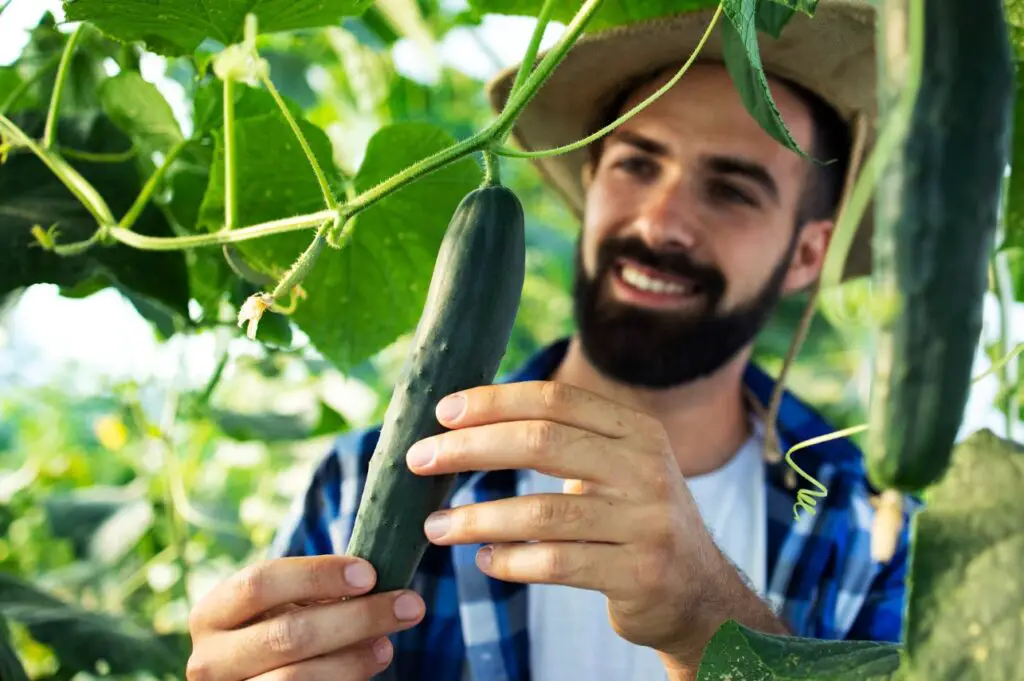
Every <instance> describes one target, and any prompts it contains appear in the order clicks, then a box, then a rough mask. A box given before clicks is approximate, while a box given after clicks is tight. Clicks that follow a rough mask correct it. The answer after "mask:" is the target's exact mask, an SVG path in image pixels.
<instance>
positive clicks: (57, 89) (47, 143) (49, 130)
mask: <svg viewBox="0 0 1024 681" xmlns="http://www.w3.org/2000/svg"><path fill="white" fill-rule="evenodd" d="M85 27H86V24H85V23H81V24H79V25H78V28H76V29H75V30H74V32H72V34H71V37H69V38H68V42H67V44H66V45H65V46H64V53H63V54H62V55H61V58H60V65H59V66H58V67H57V79H56V80H55V81H54V83H53V92H52V93H51V94H50V108H49V109H48V110H47V112H46V128H45V129H44V130H43V141H42V145H43V149H49V148H50V147H52V146H53V141H54V136H55V135H56V132H57V116H58V111H59V109H60V99H61V96H62V94H63V92H64V81H65V80H67V77H68V66H69V65H70V64H71V56H72V55H73V54H74V51H75V47H76V46H77V45H78V42H79V41H80V40H81V39H82V33H83V32H84V31H85Z"/></svg>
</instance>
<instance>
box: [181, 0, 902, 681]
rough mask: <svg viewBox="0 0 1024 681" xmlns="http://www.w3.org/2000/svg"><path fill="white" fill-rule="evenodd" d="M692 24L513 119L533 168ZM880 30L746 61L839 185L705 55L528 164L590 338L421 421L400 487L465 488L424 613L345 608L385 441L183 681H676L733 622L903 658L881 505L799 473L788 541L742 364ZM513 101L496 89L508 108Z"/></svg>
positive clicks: (449, 518) (666, 62) (619, 34)
mask: <svg viewBox="0 0 1024 681" xmlns="http://www.w3.org/2000/svg"><path fill="white" fill-rule="evenodd" d="M709 16H710V12H700V13H695V14H686V15H680V16H677V17H673V18H671V19H665V20H659V21H653V22H645V23H640V24H635V25H632V26H630V27H627V28H625V29H618V30H614V31H609V32H605V33H599V34H595V35H592V36H590V37H588V38H587V39H586V40H585V41H583V42H582V43H581V44H580V45H578V46H577V48H576V49H574V50H573V51H572V52H571V53H570V55H569V56H568V58H567V59H566V61H565V62H564V63H563V65H562V66H560V67H559V69H558V70H557V71H556V72H555V74H554V76H553V77H552V80H551V81H550V82H549V84H548V85H547V86H546V87H545V88H544V89H543V90H542V91H541V93H540V94H539V95H538V96H537V98H536V99H535V100H534V101H533V102H532V103H531V105H530V107H529V108H527V109H526V111H524V113H523V116H522V117H521V119H520V121H519V127H518V128H517V130H516V137H517V139H518V140H519V142H520V144H521V145H523V146H524V147H527V148H533V149H536V148H547V147H553V146H557V145H560V144H565V143H567V142H571V141H573V140H575V139H579V138H582V137H583V136H585V134H586V133H587V132H588V131H590V130H594V129H599V128H601V127H602V125H603V124H604V123H606V122H608V121H610V120H613V119H614V118H616V116H617V115H618V114H619V113H621V112H623V111H625V110H627V109H628V108H630V107H631V106H633V105H634V104H635V103H636V102H639V101H641V100H643V99H644V98H645V97H646V96H647V95H648V94H650V93H651V92H653V91H654V90H655V89H656V88H658V87H659V86H660V85H662V84H663V83H664V82H665V81H666V80H667V79H668V78H669V77H670V75H671V74H672V73H673V72H674V71H675V69H676V68H677V65H678V64H679V63H681V62H682V61H683V60H684V59H685V58H686V57H687V56H688V55H689V53H690V51H691V50H692V49H693V46H694V45H695V44H696V42H697V40H698V38H699V36H700V34H701V33H702V32H703V30H704V28H705V26H706V25H707V21H708V19H709ZM873 26H874V24H873V14H872V10H871V7H870V5H868V4H866V3H859V2H849V1H844V0H821V2H820V3H819V5H818V13H817V16H816V17H815V18H814V19H813V20H807V19H806V18H805V17H800V16H797V17H796V18H795V19H794V20H793V22H792V24H791V25H790V27H789V28H788V29H787V32H786V34H785V37H784V38H783V39H782V40H780V41H769V40H766V41H765V46H764V48H763V50H764V52H763V58H764V62H765V64H766V68H767V70H768V71H769V73H771V74H772V76H771V81H770V82H771V90H772V94H773V97H774V99H775V103H776V105H777V107H778V109H779V112H780V114H781V116H782V117H783V119H784V120H785V121H786V123H787V126H788V128H789V129H790V131H791V132H792V134H793V136H794V138H795V139H796V140H797V142H798V143H799V144H800V146H801V147H802V148H804V149H807V150H809V151H810V153H811V154H812V155H814V156H815V157H817V158H819V159H825V160H834V161H835V162H834V163H831V164H828V165H824V166H822V165H815V164H812V163H810V162H808V161H807V160H806V159H803V158H801V157H800V156H798V155H797V154H795V153H793V152H792V151H790V150H788V149H786V148H785V147H784V146H783V145H781V144H780V143H779V142H777V141H776V140H774V139H773V138H772V137H771V136H769V135H768V134H766V133H765V131H764V130H763V129H762V128H761V127H760V125H758V123H757V122H756V121H755V120H754V119H753V118H752V117H751V116H750V114H749V113H748V112H747V110H746V108H745V107H744V105H743V102H742V100H741V98H740V95H739V94H738V92H737V89H736V87H735V85H734V82H733V80H732V78H731V77H730V74H729V73H728V71H727V70H726V69H725V68H724V67H723V66H722V65H721V64H720V63H716V61H715V56H716V55H717V54H720V52H716V50H719V49H720V48H719V47H718V45H719V42H718V38H717V36H716V38H715V39H714V40H712V41H711V42H710V43H709V45H708V48H707V51H706V53H705V54H706V55H707V56H708V59H707V60H705V61H703V62H701V63H699V64H698V65H696V66H694V67H693V68H692V69H691V70H690V71H689V73H688V74H687V75H686V76H685V77H684V78H683V79H682V80H681V81H680V82H679V83H678V84H677V85H676V86H675V87H673V88H672V89H671V90H670V91H669V92H668V93H666V94H665V95H664V96H663V97H662V98H661V99H659V100H658V101H657V102H655V103H654V104H653V105H651V106H650V107H648V108H647V109H645V110H644V111H643V112H641V113H640V114H639V115H637V116H635V117H634V118H632V119H631V120H629V121H628V122H627V123H625V124H624V125H622V126H621V127H619V128H618V129H617V130H616V131H615V132H614V133H612V134H610V135H607V136H606V137H604V138H602V140H601V141H600V142H599V143H596V144H593V145H591V146H590V147H589V148H588V149H587V150H585V151H581V152H576V153H574V154H570V155H564V156H558V157H554V158H548V159H543V160H540V161H538V165H539V168H540V170H541V171H542V173H543V174H544V176H545V178H546V179H547V180H548V181H549V182H550V184H551V186H552V187H553V188H554V189H555V190H556V191H557V192H558V193H559V194H561V196H562V197H563V198H564V199H565V200H567V201H568V202H569V204H570V206H572V207H573V209H574V210H576V211H577V212H578V214H579V215H580V218H581V223H582V227H581V232H580V237H579V247H578V250H577V258H576V277H575V283H574V291H573V293H574V301H575V320H576V324H577V330H576V333H574V334H573V336H572V337H571V338H568V339H563V340H560V341H558V342H555V343H553V344H552V345H551V346H549V347H548V348H546V349H544V351H542V352H541V353H539V354H538V355H537V356H536V357H534V358H533V359H532V360H531V361H530V362H528V363H527V365H526V366H524V367H522V368H521V369H520V370H519V371H518V372H516V373H515V374H514V375H512V376H510V377H508V380H507V381H506V382H503V383H502V384H499V385H496V386H485V387H481V388H477V389H474V390H468V391H465V392H463V393H461V394H457V395H453V396H448V397H446V398H445V399H444V400H442V401H441V402H440V403H439V404H438V405H437V416H438V419H439V420H440V421H441V423H442V424H444V425H445V426H447V427H448V429H449V430H448V431H447V432H446V433H444V434H442V435H440V436H438V437H434V438H429V439H427V440H424V441H422V442H420V443H418V444H417V445H416V446H415V447H413V448H412V449H411V450H410V451H409V453H408V458H407V463H408V466H409V467H410V469H411V470H412V471H413V472H415V473H416V474H418V475H436V474H439V473H458V474H460V475H459V478H458V481H457V483H456V487H455V490H454V492H453V495H452V498H451V500H450V504H449V508H447V509H445V510H443V511H442V512H439V513H437V514H435V515H434V516H432V517H431V518H430V519H429V520H428V522H427V523H426V525H425V527H424V532H425V533H426V535H427V536H428V537H429V538H430V540H431V542H432V545H431V546H430V547H429V549H428V550H427V553H426V555H425V557H424V560H423V563H422V564H421V566H420V568H419V570H418V572H417V574H416V576H415V578H414V581H413V584H412V588H411V589H410V590H408V591H406V592H402V593H401V594H399V593H389V594H377V595H373V596H365V597H362V596H361V594H364V593H365V591H366V590H367V589H368V588H369V587H370V585H371V584H372V581H373V574H372V571H370V570H368V566H367V565H365V564H364V563H362V562H360V561H355V560H352V559H349V558H346V557H344V556H343V555H339V554H343V553H344V551H345V548H346V544H347V541H348V537H349V536H350V533H351V529H352V522H353V520H354V518H355V514H356V510H357V508H358V504H359V501H360V498H361V495H362V492H363V488H364V484H365V477H366V472H367V466H368V463H369V459H370V456H371V455H372V453H373V450H374V446H375V444H376V441H377V437H378V435H379V430H378V429H377V428H371V429H368V430H366V431H360V432H357V433H352V434H349V435H346V436H345V437H343V438H341V439H340V440H339V441H338V443H337V445H336V447H335V449H334V450H333V451H331V452H330V453H329V454H328V455H327V456H326V457H325V458H324V459H323V461H322V463H321V464H320V466H319V467H318V468H317V470H316V472H315V475H314V477H313V479H312V481H311V483H310V485H309V488H308V490H307V492H306V493H305V495H303V497H302V498H301V499H299V500H298V502H297V504H296V507H295V512H294V514H293V515H292V517H291V518H290V519H289V521H288V523H287V524H286V526H285V527H283V528H282V531H281V532H280V534H279V535H278V537H277V539H276V541H275V543H274V546H273V549H272V552H271V553H272V559H270V560H268V561H266V562H264V563H261V564H260V565H257V566H253V567H251V568H247V569H246V570H245V571H243V572H242V573H240V574H238V575H235V576H234V577H232V578H231V579H230V580H228V581H226V582H225V583H224V584H222V585H220V586H219V587H217V588H215V589H214V590H213V591H211V593H210V594H209V595H208V596H207V597H206V598H205V599H204V600H203V602H201V603H200V604H199V605H198V606H197V608H196V611H195V613H194V615H193V623H192V631H193V641H194V645H195V648H194V654H193V658H192V660H191V662H190V668H189V678H190V679H191V681H200V680H201V681H227V680H231V681H235V680H239V679H249V678H259V679H261V680H262V681H271V680H273V679H279V678H289V679H310V680H313V679H328V678H330V679H332V680H347V679H367V678H370V677H371V676H374V675H375V674H379V676H374V678H393V679H400V680H402V681H416V680H424V681H434V680H439V681H440V680H443V681H460V680H463V679H472V680H474V681H508V680H512V681H526V679H532V680H533V681H574V680H576V679H579V680H580V681H641V680H643V681H652V680H654V679H670V680H671V681H681V680H684V679H693V678H695V676H696V673H697V669H698V666H699V660H700V657H701V654H702V652H703V650H704V648H705V646H706V645H707V642H708V640H709V639H710V638H711V636H712V635H713V634H714V632H715V630H716V629H717V628H718V627H719V626H720V625H721V624H722V623H723V622H725V621H727V620H730V619H732V620H737V621H739V622H741V623H743V624H744V625H746V626H748V627H751V628H754V629H758V630H760V631H764V632H769V633H774V634H794V635H800V636H810V637H817V638H823V639H869V640H879V641H880V640H886V641H896V640H898V639H899V636H900V632H901V626H902V615H903V606H904V596H905V587H904V578H905V574H906V561H907V534H906V531H904V533H903V534H902V535H901V537H900V541H899V544H898V547H897V550H896V553H895V555H894V557H893V558H892V560H891V561H889V562H888V563H886V564H879V563H876V562H873V561H872V559H871V557H870V554H869V545H870V542H869V540H868V537H869V532H870V523H871V518H872V515H873V511H872V506H871V503H870V497H871V495H872V490H871V489H870V488H869V486H868V483H867V481H866V478H865V474H864V470H863V468H862V465H861V459H860V454H859V452H858V451H857V450H856V448H855V447H854V446H853V445H852V444H850V443H849V442H847V441H833V442H830V443H827V444H823V445H819V446H816V447H814V448H812V449H809V450H805V453H804V454H802V459H801V462H802V466H803V467H804V469H805V470H806V471H808V473H810V474H811V475H813V476H815V477H817V478H818V479H820V480H821V481H822V482H824V483H825V484H826V485H827V486H828V487H829V495H828V497H827V498H826V499H823V500H819V505H818V508H817V509H816V512H815V514H814V515H813V516H810V515H805V516H804V517H803V518H802V519H801V520H799V521H796V520H794V517H793V506H794V503H795V502H796V490H795V489H794V488H793V486H792V485H791V484H787V482H786V480H787V476H786V471H787V469H786V464H785V463H782V462H779V459H778V457H777V456H766V448H765V444H764V439H763V433H764V422H763V415H764V413H765V406H766V405H767V403H768V400H769V397H770V394H771V391H772V388H773V381H772V380H771V378H770V377H769V376H767V375H766V374H765V373H764V372H762V371H761V370H760V369H758V368H757V367H756V366H754V365H753V364H752V363H751V361H750V357H751V347H752V344H753V342H754V340H755V338H756V336H757V333H758V332H759V331H760V330H761V328H762V327H763V326H764V324H765V323H766V321H767V319H768V317H769V316H770V314H771V312H772V311H773V309H774V307H775V305H776V303H777V301H778V300H779V299H780V297H782V296H785V295H788V294H791V293H793V292H796V291H800V290H802V289H805V288H806V287H808V286H809V285H811V284H812V283H813V282H814V281H815V279H816V278H817V276H818V275H819V272H820V270H821V266H822V262H823V259H824V256H825V253H826V249H827V246H828V243H829V239H830V236H831V234H832V230H833V227H834V220H835V217H836V211H837V209H838V206H839V201H840V197H841V195H842V190H843V186H844V183H845V182H846V180H847V177H848V175H849V173H851V172H853V171H854V170H855V164H852V163H851V162H850V149H851V145H852V143H853V137H852V135H851V126H850V124H851V122H852V121H854V120H856V119H857V117H858V116H868V117H870V115H871V111H872V109H873V106H874V91H873V89H872V83H873V73H874V68H875V66H874V52H873V44H874V30H873ZM812 55H813V56H812ZM514 73H515V70H514V69H513V70H510V71H509V72H507V73H505V74H502V75H501V76H500V77H499V78H498V79H497V80H496V81H495V82H494V83H493V84H492V87H491V90H490V92H491V96H492V101H493V102H494V104H495V107H496V108H500V107H501V106H502V104H503V102H504V100H505V98H506V97H507V94H508V89H509V86H510V84H511V81H512V79H513V77H514ZM864 243H865V241H863V240H862V241H860V242H859V244H860V245H861V246H862V245H863V244H864ZM861 257H862V258H863V253H862V254H861ZM777 427H778V430H779V433H780V436H781V441H782V446H783V447H787V446H789V445H792V444H795V443H796V442H799V441H801V440H804V439H807V438H811V437H815V436H818V435H822V434H825V433H829V432H831V431H832V430H833V428H832V427H831V426H830V425H829V424H828V423H826V422H824V421H823V420H822V419H821V418H820V417H819V416H818V415H817V414H816V413H815V412H814V411H813V409H811V408H810V407H809V406H807V405H805V404H803V403H802V402H800V401H799V400H797V399H796V398H795V397H793V396H792V395H788V394H787V396H786V398H785V400H784V402H783V406H782V409H781V412H780V417H779V422H778V423H777ZM768 454H772V452H768ZM774 454H777V452H776V453H774ZM375 655H376V656H377V657H375Z"/></svg>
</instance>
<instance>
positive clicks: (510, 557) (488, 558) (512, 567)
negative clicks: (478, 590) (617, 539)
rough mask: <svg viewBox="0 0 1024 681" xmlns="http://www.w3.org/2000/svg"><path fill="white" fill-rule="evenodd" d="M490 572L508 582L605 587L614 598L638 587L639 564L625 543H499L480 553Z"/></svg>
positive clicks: (480, 562) (483, 566)
mask: <svg viewBox="0 0 1024 681" xmlns="http://www.w3.org/2000/svg"><path fill="white" fill-rule="evenodd" d="M477 564H478V565H479V567H480V569H481V570H482V571H483V572H485V573H486V574H488V575H490V576H492V577H494V578H496V579H500V580H503V581H507V582H522V583H529V584H562V585H565V586H573V587H577V588H580V589H590V590H592V591H601V592H603V593H604V594H605V595H607V596H608V597H609V598H610V599H613V600H615V599H623V598H626V597H628V595H629V592H630V590H631V589H632V590H635V588H636V587H635V584H636V579H635V576H636V572H637V566H636V564H635V561H634V560H633V559H632V558H631V554H630V553H629V552H627V551H624V550H623V549H622V547H621V546H614V545H610V544H584V543H579V542H540V543H535V544H496V545H494V546H485V547H484V548H482V549H480V552H479V553H478V554H477Z"/></svg>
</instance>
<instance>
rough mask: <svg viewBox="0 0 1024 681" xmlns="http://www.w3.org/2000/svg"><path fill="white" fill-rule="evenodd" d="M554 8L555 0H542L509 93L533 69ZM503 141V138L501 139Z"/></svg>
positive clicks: (521, 83) (515, 91)
mask: <svg viewBox="0 0 1024 681" xmlns="http://www.w3.org/2000/svg"><path fill="white" fill-rule="evenodd" d="M554 10H555V0H544V5H543V6H542V7H541V8H540V13H539V14H538V15H537V24H536V25H535V26H534V27H533V35H531V36H530V44H529V45H527V47H526V54H524V55H523V61H522V63H520V64H519V72H518V73H517V74H516V79H515V82H514V83H513V84H512V91H511V93H510V95H514V94H516V93H517V92H519V91H520V90H521V89H522V88H523V83H525V82H526V78H527V76H529V75H530V72H531V71H532V70H533V66H534V62H536V61H537V52H538V51H540V42H541V40H542V39H543V38H544V31H545V30H546V29H547V27H548V23H550V21H551V14H552V13H553V12H554ZM501 142H504V139H502V140H501Z"/></svg>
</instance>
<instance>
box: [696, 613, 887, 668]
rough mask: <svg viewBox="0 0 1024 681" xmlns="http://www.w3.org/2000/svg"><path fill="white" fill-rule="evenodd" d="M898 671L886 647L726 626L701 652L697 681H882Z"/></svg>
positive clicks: (726, 624) (735, 624) (729, 624)
mask: <svg viewBox="0 0 1024 681" xmlns="http://www.w3.org/2000/svg"><path fill="white" fill-rule="evenodd" d="M899 666H900V649H899V646H896V645H893V644H890V643H875V642H872V641H823V640H818V639H810V638H798V637H793V636H773V635H770V634H763V633H761V632H758V631H754V630H752V629H748V628H747V627H744V626H743V625H741V624H738V623H737V622H734V621H729V622H726V623H725V624H723V625H722V626H721V627H719V629H718V631H717V632H716V633H715V635H714V636H713V637H712V639H711V642H710V643H709V644H708V647H707V649H706V650H705V651H704V658H703V659H702V660H701V663H700V671H699V673H698V675H697V681H721V680H722V679H736V680H737V681H738V680H739V679H743V680H744V681H882V680H883V679H892V678H894V677H893V674H895V673H896V671H897V669H898V668H899Z"/></svg>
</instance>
